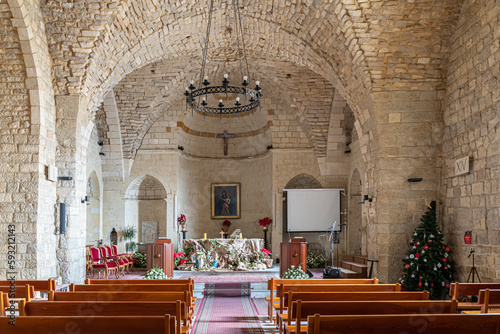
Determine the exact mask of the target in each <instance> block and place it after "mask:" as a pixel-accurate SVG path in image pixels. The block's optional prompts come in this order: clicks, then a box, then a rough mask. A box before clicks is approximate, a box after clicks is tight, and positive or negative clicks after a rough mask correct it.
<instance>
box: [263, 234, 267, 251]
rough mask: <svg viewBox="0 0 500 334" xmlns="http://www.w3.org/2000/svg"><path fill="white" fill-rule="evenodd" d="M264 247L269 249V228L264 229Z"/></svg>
mask: <svg viewBox="0 0 500 334" xmlns="http://www.w3.org/2000/svg"><path fill="white" fill-rule="evenodd" d="M264 248H265V249H267V230H264Z"/></svg>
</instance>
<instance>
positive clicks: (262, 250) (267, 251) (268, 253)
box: [260, 248, 271, 259]
mask: <svg viewBox="0 0 500 334" xmlns="http://www.w3.org/2000/svg"><path fill="white" fill-rule="evenodd" d="M260 251H261V252H262V253H264V254H265V255H266V259H269V255H270V254H271V251H269V250H267V249H265V248H261V249H260Z"/></svg>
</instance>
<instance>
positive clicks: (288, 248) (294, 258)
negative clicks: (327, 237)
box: [280, 238, 307, 276]
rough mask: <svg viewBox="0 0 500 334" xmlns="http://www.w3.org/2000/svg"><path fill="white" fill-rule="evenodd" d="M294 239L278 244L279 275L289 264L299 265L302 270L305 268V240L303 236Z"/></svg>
mask: <svg viewBox="0 0 500 334" xmlns="http://www.w3.org/2000/svg"><path fill="white" fill-rule="evenodd" d="M295 239H296V240H294V239H292V240H290V241H291V242H282V243H281V244H280V276H281V275H282V274H283V273H284V272H285V271H287V270H288V268H290V267H291V266H295V268H297V267H298V266H299V265H300V267H301V268H302V270H303V271H304V272H306V270H307V242H305V241H306V240H305V239H304V238H295Z"/></svg>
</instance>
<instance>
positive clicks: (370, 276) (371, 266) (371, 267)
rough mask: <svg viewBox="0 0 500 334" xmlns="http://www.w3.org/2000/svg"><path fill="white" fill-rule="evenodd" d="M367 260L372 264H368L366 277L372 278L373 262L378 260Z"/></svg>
mask: <svg viewBox="0 0 500 334" xmlns="http://www.w3.org/2000/svg"><path fill="white" fill-rule="evenodd" d="M368 262H371V263H372V264H371V265H370V274H368V278H373V277H372V275H373V263H375V262H378V260H368Z"/></svg>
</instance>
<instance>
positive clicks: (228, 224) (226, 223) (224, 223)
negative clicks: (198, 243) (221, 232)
mask: <svg viewBox="0 0 500 334" xmlns="http://www.w3.org/2000/svg"><path fill="white" fill-rule="evenodd" d="M222 226H227V227H229V226H231V222H230V221H229V220H227V219H226V220H224V221H223V222H222Z"/></svg>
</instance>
